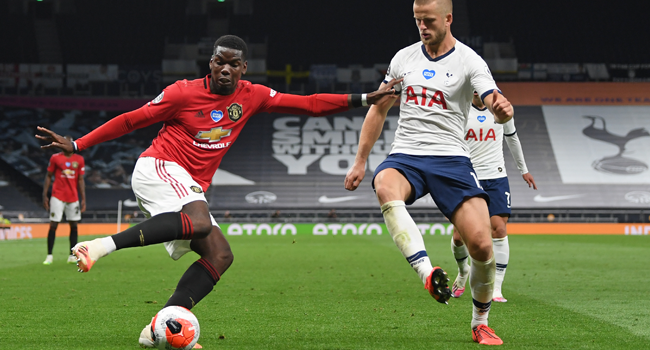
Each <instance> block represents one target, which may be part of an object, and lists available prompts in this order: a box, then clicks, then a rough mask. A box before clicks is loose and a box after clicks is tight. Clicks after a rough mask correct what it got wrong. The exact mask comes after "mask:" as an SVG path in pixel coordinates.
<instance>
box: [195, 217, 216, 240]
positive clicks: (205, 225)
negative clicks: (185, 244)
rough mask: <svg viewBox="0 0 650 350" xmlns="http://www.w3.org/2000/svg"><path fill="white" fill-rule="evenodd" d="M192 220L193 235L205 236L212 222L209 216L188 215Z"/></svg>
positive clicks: (210, 228)
mask: <svg viewBox="0 0 650 350" xmlns="http://www.w3.org/2000/svg"><path fill="white" fill-rule="evenodd" d="M190 220H191V221H192V229H193V230H194V235H193V237H195V238H204V237H207V236H208V235H209V234H210V232H211V231H212V222H211V220H210V216H204V215H201V216H198V217H190Z"/></svg>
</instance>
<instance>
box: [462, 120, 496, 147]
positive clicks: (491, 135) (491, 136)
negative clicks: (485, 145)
mask: <svg viewBox="0 0 650 350" xmlns="http://www.w3.org/2000/svg"><path fill="white" fill-rule="evenodd" d="M481 117H483V118H485V116H481ZM478 130H479V133H478V135H477V134H476V131H474V129H469V130H467V134H465V141H468V140H474V141H489V140H492V141H496V140H497V135H496V133H495V132H494V129H488V131H487V133H485V137H483V129H478Z"/></svg>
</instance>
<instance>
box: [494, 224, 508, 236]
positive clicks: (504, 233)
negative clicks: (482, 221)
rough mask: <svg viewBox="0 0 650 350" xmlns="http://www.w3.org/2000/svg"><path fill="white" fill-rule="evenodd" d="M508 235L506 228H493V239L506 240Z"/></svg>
mask: <svg viewBox="0 0 650 350" xmlns="http://www.w3.org/2000/svg"><path fill="white" fill-rule="evenodd" d="M507 235H508V232H507V231H506V226H505V225H503V226H497V227H493V228H492V238H505V237H506V236H507Z"/></svg>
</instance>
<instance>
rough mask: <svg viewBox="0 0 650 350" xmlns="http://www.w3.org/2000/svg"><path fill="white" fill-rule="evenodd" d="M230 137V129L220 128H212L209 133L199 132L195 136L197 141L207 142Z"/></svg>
mask: <svg viewBox="0 0 650 350" xmlns="http://www.w3.org/2000/svg"><path fill="white" fill-rule="evenodd" d="M225 136H230V129H226V130H222V129H221V127H217V128H212V129H210V131H199V133H198V134H196V136H194V137H196V138H197V139H199V140H208V141H209V142H217V141H219V140H221V138H222V137H225Z"/></svg>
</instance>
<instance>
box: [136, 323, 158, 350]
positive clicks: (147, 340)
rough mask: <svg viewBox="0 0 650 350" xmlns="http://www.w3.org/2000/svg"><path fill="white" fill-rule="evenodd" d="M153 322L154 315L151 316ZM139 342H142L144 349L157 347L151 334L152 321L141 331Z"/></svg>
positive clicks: (141, 345)
mask: <svg viewBox="0 0 650 350" xmlns="http://www.w3.org/2000/svg"><path fill="white" fill-rule="evenodd" d="M151 322H153V317H152V318H151ZM138 343H140V347H141V348H143V349H147V348H155V346H154V345H153V336H152V334H151V323H149V324H148V325H146V326H145V327H144V329H143V330H142V332H140V339H138Z"/></svg>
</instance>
